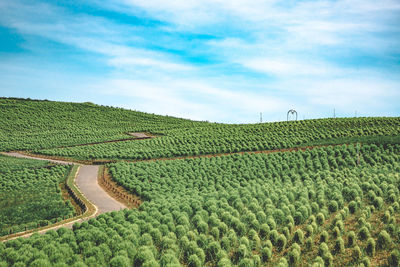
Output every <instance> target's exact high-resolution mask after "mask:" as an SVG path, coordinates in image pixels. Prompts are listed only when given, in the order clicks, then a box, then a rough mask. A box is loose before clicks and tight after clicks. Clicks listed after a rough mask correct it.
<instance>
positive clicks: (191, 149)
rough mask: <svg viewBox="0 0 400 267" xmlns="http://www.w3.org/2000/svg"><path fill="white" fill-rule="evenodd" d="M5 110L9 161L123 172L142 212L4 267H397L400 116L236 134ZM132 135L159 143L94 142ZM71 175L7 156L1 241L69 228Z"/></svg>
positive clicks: (108, 110)
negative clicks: (26, 154) (56, 224)
mask: <svg viewBox="0 0 400 267" xmlns="http://www.w3.org/2000/svg"><path fill="white" fill-rule="evenodd" d="M0 112H1V114H2V116H1V117H0V122H1V123H0V151H11V150H28V151H30V152H32V153H38V154H43V155H49V156H60V157H71V158H75V159H86V160H95V159H106V160H110V161H116V162H115V163H109V164H107V165H106V168H107V171H108V172H109V174H110V175H111V177H112V179H113V180H114V181H115V182H116V183H117V184H118V185H120V186H122V187H124V188H125V189H126V190H127V191H129V192H131V193H132V194H134V195H136V196H139V197H140V199H141V202H142V204H141V205H140V207H139V208H138V209H125V210H122V211H118V212H110V213H105V214H101V215H99V216H97V217H96V218H92V219H90V220H88V221H86V222H83V223H76V224H75V225H74V226H73V229H66V228H60V229H58V230H57V231H54V230H50V231H48V232H47V233H46V234H44V235H40V234H33V235H32V236H31V237H29V238H18V239H15V240H10V241H7V242H1V243H0V267H3V266H148V267H150V266H151V267H152V266H169V267H172V266H188V267H194V266H240V267H242V266H243V267H247V266H249V267H252V266H399V264H400V263H399V262H400V197H399V196H400V192H399V191H400V117H388V118H386V117H382V118H337V119H332V118H331V119H318V120H303V121H296V122H294V121H292V122H276V123H263V124H246V125H229V124H218V123H208V122H195V121H190V120H185V119H179V118H173V117H167V116H159V115H154V114H148V113H142V112H137V111H131V110H124V109H120V108H113V107H105V106H98V105H95V104H92V103H63V102H51V101H34V100H22V99H10V98H0ZM129 132H147V133H151V134H153V135H155V136H156V137H155V138H152V139H146V140H128V141H117V142H112V143H101V144H91V143H97V142H104V141H112V140H124V139H127V138H132V136H129V135H128V134H127V133H129ZM89 144H91V145H89ZM77 145H80V146H77ZM326 145H334V146H326ZM306 146H315V147H310V148H309V149H306V150H299V151H286V152H273V153H265V151H264V150H274V149H285V148H294V147H306ZM256 151H257V152H261V151H264V153H253V152H256ZM235 152H249V153H237V154H235ZM219 153H227V155H214V156H212V157H198V158H190V156H197V155H208V154H219ZM186 156H188V157H187V158H185V159H168V158H174V157H186ZM124 159H129V160H137V161H138V162H133V163H132V162H130V163H129V162H126V161H123V160H124ZM147 159H154V160H152V161H141V160H147ZM70 168H71V167H70V166H59V165H49V163H48V162H44V161H35V160H23V159H14V158H10V157H6V156H2V155H0V231H1V232H0V235H6V234H8V233H10V230H11V231H13V232H16V231H22V230H24V229H25V227H27V228H28V229H29V228H34V227H37V226H38V225H46V224H47V223H49V221H51V222H52V221H55V220H59V219H62V218H64V217H66V216H71V215H72V214H73V213H74V210H73V207H72V205H71V204H70V202H69V201H64V200H63V198H62V196H61V192H60V187H59V184H60V183H61V182H62V181H64V179H65V177H66V175H67V174H68V173H69V171H70Z"/></svg>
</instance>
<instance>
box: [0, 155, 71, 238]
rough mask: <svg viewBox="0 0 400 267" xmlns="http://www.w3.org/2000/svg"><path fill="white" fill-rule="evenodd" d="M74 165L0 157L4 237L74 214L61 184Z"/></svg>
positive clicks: (0, 223) (0, 217) (0, 228)
mask: <svg viewBox="0 0 400 267" xmlns="http://www.w3.org/2000/svg"><path fill="white" fill-rule="evenodd" d="M70 169H71V166H54V164H50V163H49V162H47V161H42V160H32V159H20V158H14V157H8V156H3V155H0V236H3V235H7V234H9V233H10V231H11V232H12V233H15V232H19V231H24V230H26V229H32V228H36V227H37V226H38V225H47V223H48V221H54V220H56V219H58V220H61V219H63V218H64V217H65V216H72V215H74V213H75V211H74V208H73V207H72V205H71V203H70V202H69V201H65V200H63V197H62V193H61V188H60V186H59V184H60V183H62V182H64V180H65V178H66V176H67V175H68V174H69V171H70Z"/></svg>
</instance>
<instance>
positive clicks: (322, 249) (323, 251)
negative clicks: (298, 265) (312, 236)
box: [318, 242, 329, 257]
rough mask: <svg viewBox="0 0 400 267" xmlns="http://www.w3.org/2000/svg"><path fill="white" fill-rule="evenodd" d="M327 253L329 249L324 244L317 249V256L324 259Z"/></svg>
mask: <svg viewBox="0 0 400 267" xmlns="http://www.w3.org/2000/svg"><path fill="white" fill-rule="evenodd" d="M328 253H329V247H328V245H327V244H326V243H325V242H322V243H321V244H320V245H319V248H318V255H319V256H321V257H324V255H326V254H328Z"/></svg>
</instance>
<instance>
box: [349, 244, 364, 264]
mask: <svg viewBox="0 0 400 267" xmlns="http://www.w3.org/2000/svg"><path fill="white" fill-rule="evenodd" d="M351 255H352V257H353V260H354V261H358V260H360V259H361V256H362V253H361V249H360V247H359V246H357V245H355V246H354V247H353V249H352V254H351Z"/></svg>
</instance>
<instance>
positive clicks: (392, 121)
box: [34, 118, 400, 160]
mask: <svg viewBox="0 0 400 267" xmlns="http://www.w3.org/2000/svg"><path fill="white" fill-rule="evenodd" d="M163 133H164V135H162V136H159V137H156V138H153V139H148V140H141V141H139V142H138V141H123V142H113V143H104V144H96V145H87V146H76V147H68V148H54V149H44V150H34V152H35V153H38V154H43V155H49V156H62V157H71V158H77V159H84V160H91V159H131V160H143V159H151V158H171V157H179V156H191V155H204V154H215V153H231V152H239V151H260V150H272V149H280V148H291V147H296V146H309V145H314V144H315V143H318V144H341V143H347V142H358V141H361V142H362V141H364V139H365V138H366V137H375V138H376V139H377V140H375V141H379V140H378V139H379V138H380V137H385V136H396V135H398V134H400V119H399V118H360V119H354V118H352V119H335V120H334V119H321V120H307V121H297V122H281V123H265V124H253V125H214V124H209V125H207V126H201V127H192V128H179V129H172V130H165V131H164V132H163Z"/></svg>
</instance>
